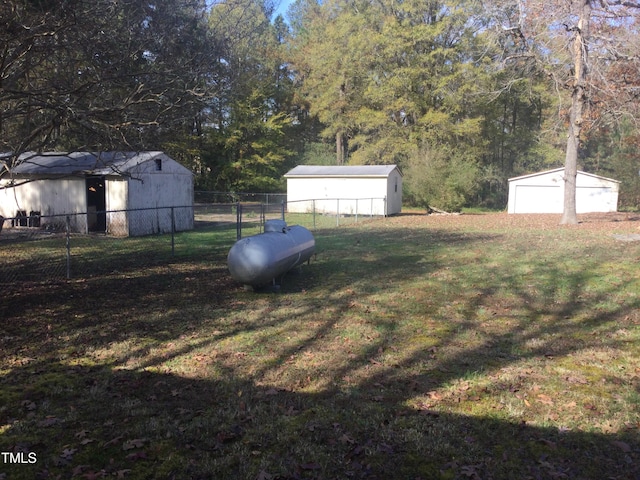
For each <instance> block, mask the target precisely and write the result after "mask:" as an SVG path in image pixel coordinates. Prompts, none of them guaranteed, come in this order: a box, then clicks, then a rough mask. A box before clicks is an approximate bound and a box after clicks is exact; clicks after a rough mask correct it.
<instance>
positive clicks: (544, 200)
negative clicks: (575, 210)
mask: <svg viewBox="0 0 640 480" xmlns="http://www.w3.org/2000/svg"><path fill="white" fill-rule="evenodd" d="M515 213H562V188H561V187H560V186H541V185H516V201H515Z"/></svg>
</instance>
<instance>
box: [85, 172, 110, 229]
mask: <svg viewBox="0 0 640 480" xmlns="http://www.w3.org/2000/svg"><path fill="white" fill-rule="evenodd" d="M105 185H106V181H105V178H104V177H88V178H87V229H88V230H89V231H90V232H105V231H106V230H107V212H106V211H105V210H106V209H107V189H106V188H105Z"/></svg>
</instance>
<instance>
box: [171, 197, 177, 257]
mask: <svg viewBox="0 0 640 480" xmlns="http://www.w3.org/2000/svg"><path fill="white" fill-rule="evenodd" d="M175 254H176V217H175V214H174V211H173V207H171V256H172V257H173V256H175Z"/></svg>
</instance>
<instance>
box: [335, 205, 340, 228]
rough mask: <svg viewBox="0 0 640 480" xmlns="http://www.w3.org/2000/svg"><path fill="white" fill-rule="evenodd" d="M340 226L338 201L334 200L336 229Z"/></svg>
mask: <svg viewBox="0 0 640 480" xmlns="http://www.w3.org/2000/svg"><path fill="white" fill-rule="evenodd" d="M339 226H340V199H339V198H336V227H339Z"/></svg>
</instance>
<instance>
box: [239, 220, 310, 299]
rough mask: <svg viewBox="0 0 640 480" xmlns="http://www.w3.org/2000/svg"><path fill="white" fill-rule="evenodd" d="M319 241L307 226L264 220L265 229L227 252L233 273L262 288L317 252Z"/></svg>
mask: <svg viewBox="0 0 640 480" xmlns="http://www.w3.org/2000/svg"><path fill="white" fill-rule="evenodd" d="M315 245H316V241H315V239H314V238H313V235H312V233H311V232H310V231H309V230H307V229H306V228H304V227H301V226H299V225H293V226H291V227H288V226H287V224H286V223H285V222H284V221H283V220H269V221H267V222H265V228H264V233H261V234H258V235H253V236H251V237H246V238H243V239H241V240H238V241H237V242H236V243H235V244H234V245H233V247H231V250H229V255H228V256H227V265H228V267H229V271H230V273H231V277H232V278H233V279H234V280H236V281H238V282H240V283H243V284H245V285H249V286H251V287H254V288H259V287H262V286H265V285H268V284H270V283H271V284H275V282H276V281H277V280H278V279H280V278H281V277H282V276H284V274H285V273H287V272H288V271H289V270H291V269H292V268H295V267H297V266H298V265H301V264H303V263H304V262H306V261H307V260H309V259H310V258H311V256H312V255H313V253H314V252H315Z"/></svg>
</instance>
